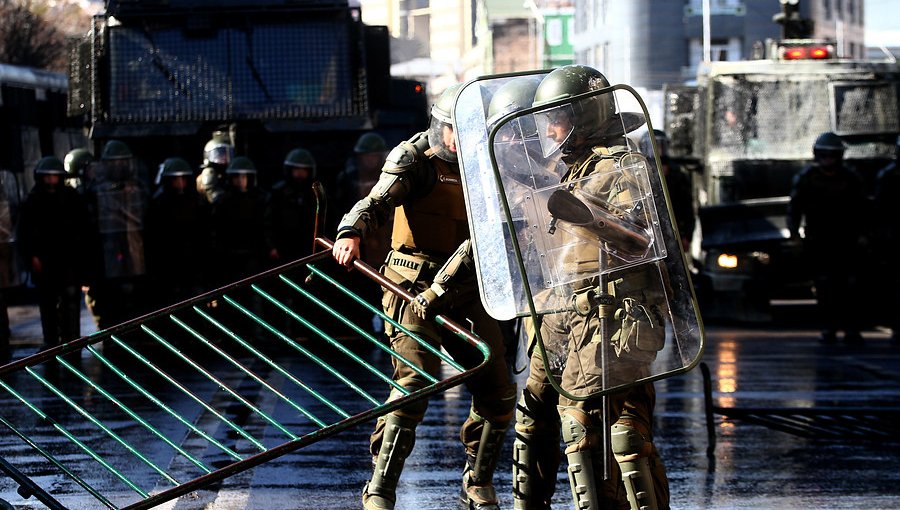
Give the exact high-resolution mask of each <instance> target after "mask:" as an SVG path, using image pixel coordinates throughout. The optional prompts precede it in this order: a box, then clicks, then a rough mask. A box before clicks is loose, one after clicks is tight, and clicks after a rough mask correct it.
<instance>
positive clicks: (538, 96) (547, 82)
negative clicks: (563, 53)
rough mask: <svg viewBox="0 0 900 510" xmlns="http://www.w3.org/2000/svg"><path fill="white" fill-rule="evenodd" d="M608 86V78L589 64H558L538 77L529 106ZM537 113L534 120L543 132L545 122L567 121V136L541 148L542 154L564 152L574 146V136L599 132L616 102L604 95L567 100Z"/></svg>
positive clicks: (587, 135) (588, 135)
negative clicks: (541, 77) (545, 74)
mask: <svg viewBox="0 0 900 510" xmlns="http://www.w3.org/2000/svg"><path fill="white" fill-rule="evenodd" d="M608 86H609V80H607V79H606V77H605V76H603V73H601V72H600V71H598V70H596V69H594V68H592V67H589V66H584V65H568V66H563V67H559V68H556V69H554V70H553V71H551V72H550V74H548V75H547V76H545V77H544V79H543V80H541V83H540V85H538V88H537V90H536V91H535V93H534V103H533V106H542V105H545V104H548V103H551V102H553V101H558V100H563V99H567V98H571V97H574V96H577V95H579V94H584V93H586V92H591V91H593V90H599V89H602V88H606V87H608ZM541 113H542V114H539V115H537V121H538V128H539V129H542V130H543V131H545V130H546V129H545V128H546V127H547V125H548V124H550V123H555V122H558V121H560V120H565V121H567V122H568V123H570V124H571V128H570V131H569V134H568V136H567V137H566V138H565V139H564V140H560V141H556V142H553V143H551V144H550V145H549V146H547V147H545V149H544V154H545V155H549V154H551V153H553V152H555V151H556V150H557V149H562V150H563V152H564V153H568V152H571V151H572V150H573V149H574V146H573V145H574V143H575V142H576V141H577V140H578V139H582V140H587V139H590V138H594V137H596V136H598V135H599V134H601V133H602V131H603V130H604V128H605V126H606V123H607V121H609V120H610V119H612V118H613V117H614V116H615V114H616V105H615V102H614V100H613V96H612V95H609V94H606V95H602V96H592V97H590V98H588V99H583V100H580V101H576V102H574V103H567V104H564V105H562V106H559V107H556V108H552V109H550V110H546V111H544V112H541ZM573 135H574V136H573Z"/></svg>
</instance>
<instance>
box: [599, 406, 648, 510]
mask: <svg viewBox="0 0 900 510" xmlns="http://www.w3.org/2000/svg"><path fill="white" fill-rule="evenodd" d="M611 436H612V437H611V441H610V442H611V443H612V450H613V453H614V454H615V457H616V462H617V463H618V464H619V467H620V469H621V471H622V482H623V483H624V484H625V493H626V495H627V496H628V503H629V504H630V505H631V508H633V509H641V510H643V509H647V510H656V509H657V508H658V506H657V504H658V502H657V498H656V488H655V483H654V479H653V473H652V472H651V469H650V459H649V457H650V455H651V454H652V452H653V443H652V442H650V439H649V438H650V433H649V430H648V429H647V427H646V426H644V425H643V424H641V423H640V422H638V421H636V420H631V419H620V420H619V421H617V422H616V423H615V424H613V426H612V427H611Z"/></svg>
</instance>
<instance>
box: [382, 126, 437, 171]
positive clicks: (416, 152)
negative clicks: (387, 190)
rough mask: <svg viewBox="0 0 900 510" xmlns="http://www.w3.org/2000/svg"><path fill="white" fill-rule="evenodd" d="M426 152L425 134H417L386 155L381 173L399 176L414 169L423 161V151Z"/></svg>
mask: <svg viewBox="0 0 900 510" xmlns="http://www.w3.org/2000/svg"><path fill="white" fill-rule="evenodd" d="M426 150H428V136H427V135H426V133H424V132H423V133H417V134H415V135H413V137H412V138H410V139H409V140H406V141H404V142H400V144H399V145H397V146H396V147H394V149H393V150H392V151H391V152H390V153H389V154H388V155H387V159H385V162H384V167H382V171H384V172H386V173H389V174H400V173H403V172H406V171H408V170H411V169H412V168H415V167H416V166H417V165H418V163H419V162H421V161H423V160H424V159H425V151H426Z"/></svg>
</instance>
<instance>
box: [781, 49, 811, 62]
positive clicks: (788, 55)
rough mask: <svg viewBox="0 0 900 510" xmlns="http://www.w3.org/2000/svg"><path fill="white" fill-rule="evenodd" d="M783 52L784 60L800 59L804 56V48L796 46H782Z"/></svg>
mask: <svg viewBox="0 0 900 510" xmlns="http://www.w3.org/2000/svg"><path fill="white" fill-rule="evenodd" d="M782 51H783V52H784V53H783V55H784V59H785V60H800V59H804V58H806V55H807V53H806V48H803V47H796V48H784V49H783V50H782Z"/></svg>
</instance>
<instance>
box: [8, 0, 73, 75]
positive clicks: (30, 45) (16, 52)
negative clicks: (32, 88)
mask: <svg viewBox="0 0 900 510" xmlns="http://www.w3.org/2000/svg"><path fill="white" fill-rule="evenodd" d="M49 12H50V11H49V7H48V6H47V4H46V3H38V2H31V1H19V2H16V1H13V0H0V62H3V63H7V64H14V65H20V66H28V67H35V68H38V69H49V70H52V71H59V72H64V71H65V70H66V61H67V56H68V55H67V51H66V38H65V36H64V35H63V34H62V33H61V32H60V31H59V30H57V29H55V28H54V27H53V25H52V24H51V23H50V22H49V21H48V19H47V18H46V15H47V14H48V13H49Z"/></svg>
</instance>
